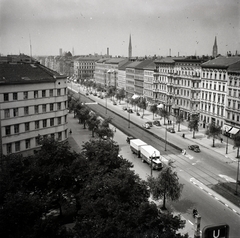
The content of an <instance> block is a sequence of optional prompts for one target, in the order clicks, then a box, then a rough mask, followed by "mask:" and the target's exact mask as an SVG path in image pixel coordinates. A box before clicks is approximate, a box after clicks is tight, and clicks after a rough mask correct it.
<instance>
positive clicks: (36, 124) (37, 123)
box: [35, 121, 39, 129]
mask: <svg viewBox="0 0 240 238" xmlns="http://www.w3.org/2000/svg"><path fill="white" fill-rule="evenodd" d="M38 128H39V121H35V129H38Z"/></svg>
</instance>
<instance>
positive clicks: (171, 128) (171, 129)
mask: <svg viewBox="0 0 240 238" xmlns="http://www.w3.org/2000/svg"><path fill="white" fill-rule="evenodd" d="M167 131H168V132H170V133H175V130H174V129H173V127H169V128H167Z"/></svg>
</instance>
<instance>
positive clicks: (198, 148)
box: [188, 145, 201, 152]
mask: <svg viewBox="0 0 240 238" xmlns="http://www.w3.org/2000/svg"><path fill="white" fill-rule="evenodd" d="M188 149H189V150H193V151H194V152H200V151H201V150H200V147H199V146H198V145H189V146H188Z"/></svg>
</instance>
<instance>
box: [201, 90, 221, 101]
mask: <svg viewBox="0 0 240 238" xmlns="http://www.w3.org/2000/svg"><path fill="white" fill-rule="evenodd" d="M224 99H225V95H224V94H216V93H211V92H209V93H204V92H202V100H208V101H213V102H217V103H222V104H224Z"/></svg>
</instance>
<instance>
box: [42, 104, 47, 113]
mask: <svg viewBox="0 0 240 238" xmlns="http://www.w3.org/2000/svg"><path fill="white" fill-rule="evenodd" d="M46 109H47V105H46V104H43V105H42V112H46Z"/></svg>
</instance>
